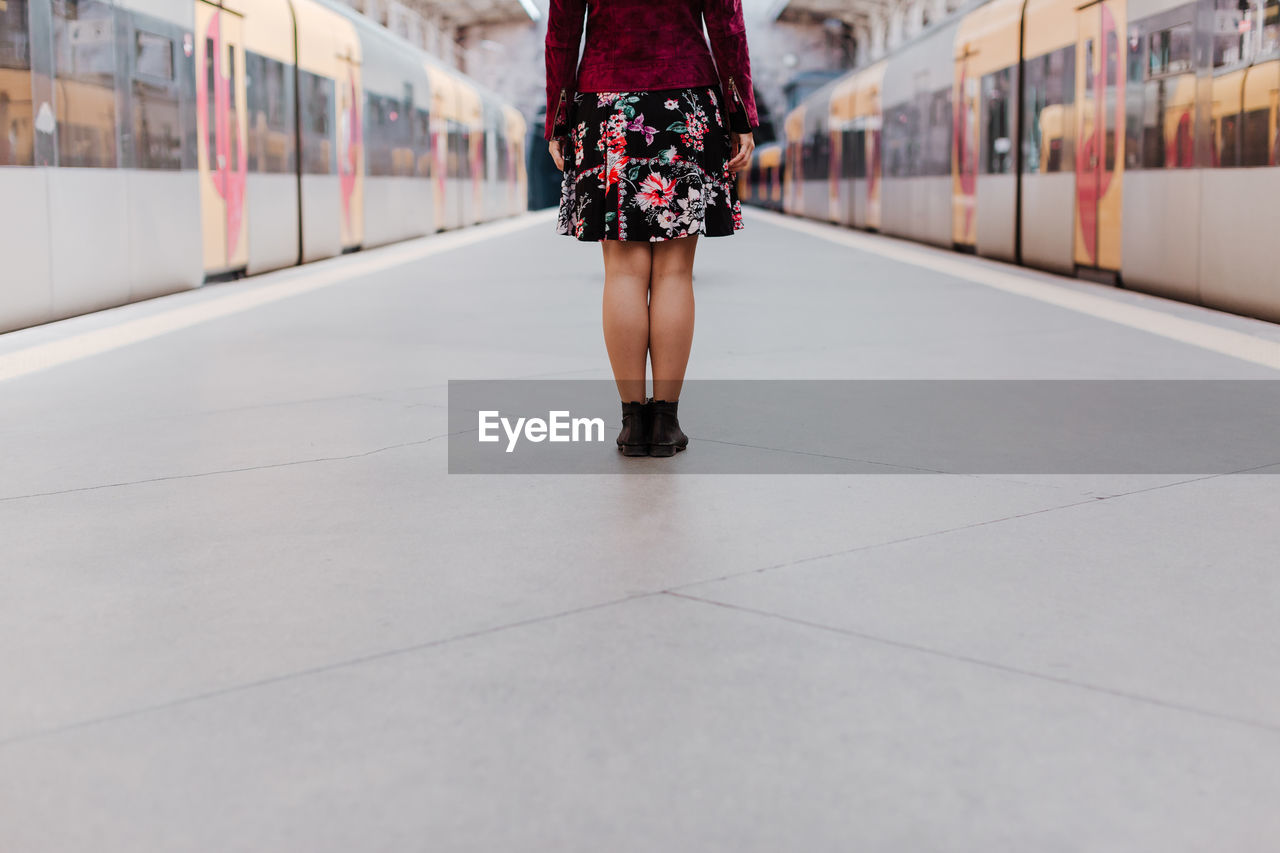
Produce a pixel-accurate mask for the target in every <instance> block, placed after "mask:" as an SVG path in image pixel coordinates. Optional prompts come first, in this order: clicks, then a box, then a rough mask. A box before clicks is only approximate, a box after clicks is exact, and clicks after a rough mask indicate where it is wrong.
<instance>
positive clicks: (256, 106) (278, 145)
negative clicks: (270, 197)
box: [245, 51, 296, 174]
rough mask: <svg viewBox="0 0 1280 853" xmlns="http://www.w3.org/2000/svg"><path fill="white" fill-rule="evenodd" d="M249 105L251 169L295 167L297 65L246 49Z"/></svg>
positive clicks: (280, 171)
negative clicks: (287, 64)
mask: <svg viewBox="0 0 1280 853" xmlns="http://www.w3.org/2000/svg"><path fill="white" fill-rule="evenodd" d="M245 75H246V78H247V79H246V80H245V91H246V104H245V105H246V108H247V109H248V112H249V171H250V172H257V173H266V174H290V173H292V172H294V171H295V168H296V167H295V166H294V159H295V157H294V151H295V148H296V143H295V132H294V123H293V69H292V67H286V66H285V65H284V63H282V62H277V61H276V60H274V59H270V58H268V57H266V56H261V55H259V54H256V53H253V52H252V51H246V52H245Z"/></svg>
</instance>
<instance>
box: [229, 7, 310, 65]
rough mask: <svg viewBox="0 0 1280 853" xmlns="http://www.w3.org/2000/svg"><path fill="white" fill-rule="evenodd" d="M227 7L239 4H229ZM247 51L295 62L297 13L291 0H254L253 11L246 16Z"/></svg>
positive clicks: (288, 63) (245, 41) (279, 60)
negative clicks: (294, 47)
mask: <svg viewBox="0 0 1280 853" xmlns="http://www.w3.org/2000/svg"><path fill="white" fill-rule="evenodd" d="M224 6H225V7H226V8H234V6H235V4H231V3H225V4H224ZM244 47H245V50H248V51H252V52H253V53H256V54H259V55H261V56H266V57H268V58H270V59H274V60H275V61H276V62H283V63H284V64H286V65H293V63H294V61H295V57H294V53H293V15H292V14H291V13H290V12H289V0H253V14H252V15H250V16H249V17H248V18H246V19H245V25H244Z"/></svg>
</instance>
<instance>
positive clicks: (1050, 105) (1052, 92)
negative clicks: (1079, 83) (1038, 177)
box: [1022, 45, 1076, 172]
mask: <svg viewBox="0 0 1280 853" xmlns="http://www.w3.org/2000/svg"><path fill="white" fill-rule="evenodd" d="M1025 67H1026V72H1025V73H1026V79H1025V81H1024V90H1023V92H1024V98H1023V110H1024V115H1025V119H1024V121H1023V135H1022V157H1023V160H1022V162H1023V171H1024V172H1061V171H1063V170H1064V169H1070V168H1072V166H1071V159H1072V157H1073V156H1074V151H1075V146H1074V144H1073V140H1074V134H1073V133H1070V132H1068V128H1069V122H1068V119H1069V117H1070V115H1071V114H1070V112H1069V109H1070V107H1071V104H1072V103H1073V102H1074V101H1075V84H1076V49H1075V46H1074V45H1073V46H1070V47H1065V48H1062V49H1061V50H1055V51H1054V52H1053V53H1048V54H1045V55H1043V56H1038V57H1036V58H1034V59H1028V60H1027V61H1026V63H1025Z"/></svg>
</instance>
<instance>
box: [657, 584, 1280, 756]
mask: <svg viewBox="0 0 1280 853" xmlns="http://www.w3.org/2000/svg"><path fill="white" fill-rule="evenodd" d="M664 594H665V595H669V596H672V597H674V598H681V599H684V600H686V601H690V602H695V603H699V604H703V605H706V606H709V607H722V608H725V609H727V610H734V611H737V612H740V613H748V614H752V615H755V616H761V617H765V618H769V619H777V620H779V621H782V622H787V623H790V624H792V625H799V626H802V627H805V628H812V629H814V630H818V631H825V632H828V633H833V634H839V635H841V636H844V637H849V638H851V639H856V640H863V641H865V642H869V643H875V644H877V645H881V646H887V647H892V648H895V649H901V650H903V651H908V652H914V653H917V654H924V655H930V656H932V657H936V658H942V659H944V660H948V661H951V662H953V663H960V664H968V665H970V666H979V667H982V668H984V669H989V670H994V671H997V672H1002V673H1005V674H1007V675H1015V676H1019V677H1022V678H1031V679H1035V680H1037V681H1044V682H1048V683H1051V684H1057V685H1059V686H1062V687H1069V688H1073V689H1076V690H1085V691H1088V692H1090V693H1097V694H1101V695H1105V696H1110V697H1113V698H1116V699H1124V700H1127V701H1131V702H1140V703H1142V704H1144V705H1151V706H1154V707H1158V708H1163V709H1165V710H1169V711H1177V712H1180V713H1185V714H1192V715H1194V716H1199V717H1205V718H1208V719H1212V720H1216V721H1219V722H1228V723H1234V724H1236V725H1241V726H1246V727H1248V728H1252V729H1257V730H1259V731H1264V732H1267V733H1268V734H1276V735H1280V723H1272V722H1268V721H1266V720H1255V719H1250V718H1248V717H1240V716H1236V715H1234V714H1226V713H1222V712H1220V711H1211V710H1208V709H1206V708H1197V707H1195V706H1193V705H1184V704H1181V703H1178V702H1171V701H1168V700H1165V699H1160V698H1158V697H1154V696H1146V695H1144V694H1141V693H1133V692H1130V691H1126V690H1120V689H1118V688H1114V687H1106V686H1103V685H1098V684H1089V683H1087V682H1083V681H1074V680H1072V679H1069V678H1062V677H1060V676H1055V675H1047V674H1045V673H1041V672H1036V671H1035V670H1031V669H1022V668H1019V667H1016V666H1009V665H1007V664H1002V663H999V662H996V661H990V660H985V659H983V658H976V657H970V656H968V655H960V654H955V653H954V652H948V651H946V650H944V649H935V648H932V647H930V646H922V645H918V644H916V643H910V642H907V641H905V640H895V639H893V638H891V637H882V636H879V635H876V634H867V633H864V632H861V631H854V630H851V629H848V628H840V627H837V626H834V625H826V624H823V623H821V622H812V621H809V620H807V619H798V618H796V617H793V616H787V615H786V614H783V613H776V612H773V611H769V610H760V609H758V608H754V607H743V606H741V605H738V604H731V603H728V602H724V601H717V600H716V599H714V598H706V597H702V596H697V595H689V594H688V593H682V592H674V591H671V590H668V591H667V592H665V593H664Z"/></svg>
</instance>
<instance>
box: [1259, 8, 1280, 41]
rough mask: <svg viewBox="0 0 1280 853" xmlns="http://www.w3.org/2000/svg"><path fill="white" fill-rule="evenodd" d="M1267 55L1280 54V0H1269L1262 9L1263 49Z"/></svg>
mask: <svg viewBox="0 0 1280 853" xmlns="http://www.w3.org/2000/svg"><path fill="white" fill-rule="evenodd" d="M1261 52H1262V53H1265V54H1274V53H1277V52H1280V0H1267V3H1266V5H1264V6H1263V7H1262V48H1261Z"/></svg>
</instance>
